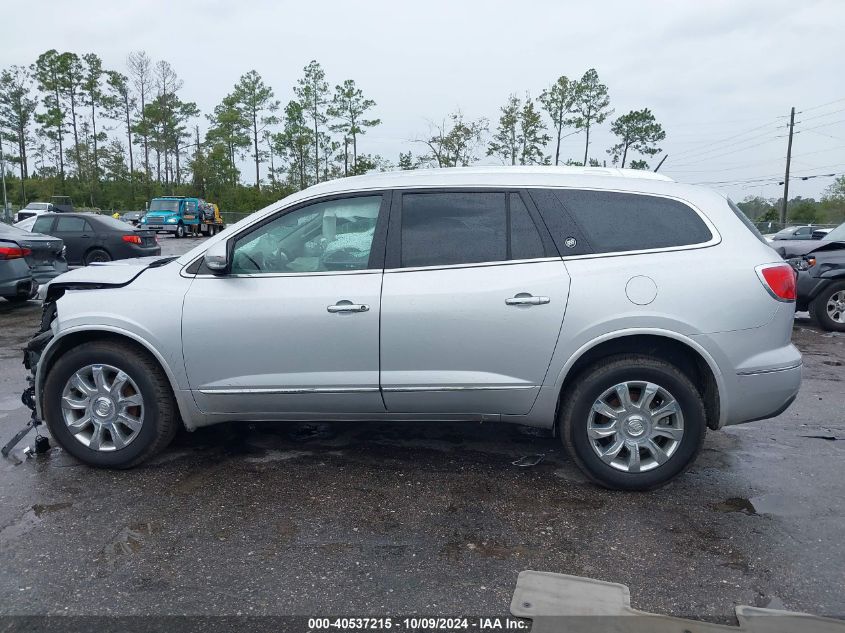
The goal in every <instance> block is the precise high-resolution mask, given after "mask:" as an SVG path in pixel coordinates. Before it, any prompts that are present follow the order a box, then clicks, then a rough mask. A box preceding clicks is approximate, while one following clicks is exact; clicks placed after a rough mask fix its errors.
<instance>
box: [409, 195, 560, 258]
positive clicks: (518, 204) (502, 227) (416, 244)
mask: <svg viewBox="0 0 845 633" xmlns="http://www.w3.org/2000/svg"><path fill="white" fill-rule="evenodd" d="M401 215H402V229H401V266H402V267H404V268H409V267H417V266H449V265H454V264H473V263H480V262H497V261H507V260H511V259H534V258H540V257H544V254H545V253H544V246H543V241H542V238H541V237H540V234H539V233H538V231H537V227H536V225H535V224H534V220H533V219H532V218H531V215H530V213H529V211H528V208H527V207H526V206H525V203H524V202H523V201H522V199H521V198H520V196H519V194H516V193H504V192H502V193H499V192H453V193H405V194H403V195H402V214H401Z"/></svg>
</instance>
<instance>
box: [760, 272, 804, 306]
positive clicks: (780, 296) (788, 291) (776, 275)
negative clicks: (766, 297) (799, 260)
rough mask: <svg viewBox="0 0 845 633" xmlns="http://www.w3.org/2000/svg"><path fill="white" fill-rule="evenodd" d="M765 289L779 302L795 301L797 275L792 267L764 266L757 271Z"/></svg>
mask: <svg viewBox="0 0 845 633" xmlns="http://www.w3.org/2000/svg"><path fill="white" fill-rule="evenodd" d="M755 270H756V271H757V276H758V277H759V278H760V281H761V282H762V283H763V287H764V288H765V289H766V290H768V291H769V294H770V295H772V296H773V297H774V298H775V299H777V300H778V301H795V297H796V294H797V292H796V283H795V277H796V273H795V271H794V270H792V266H790V265H789V264H787V263H783V264H763V265H762V266H757V268H756V269H755Z"/></svg>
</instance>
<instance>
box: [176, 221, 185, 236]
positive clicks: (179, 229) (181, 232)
mask: <svg viewBox="0 0 845 633" xmlns="http://www.w3.org/2000/svg"><path fill="white" fill-rule="evenodd" d="M176 237H179V238H182V237H185V225H184V224H182V223H181V222H180V223H179V224H178V225H177V226H176Z"/></svg>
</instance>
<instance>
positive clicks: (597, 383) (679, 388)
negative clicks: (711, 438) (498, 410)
mask: <svg viewBox="0 0 845 633" xmlns="http://www.w3.org/2000/svg"><path fill="white" fill-rule="evenodd" d="M576 380H577V382H576V383H575V385H574V386H573V387H572V388H571V389H569V390H568V391H567V392H566V393H565V394H564V396H563V398H564V399H563V401H562V402H561V407H560V418H559V422H558V423H559V428H560V434H561V439H562V441H563V443H564V446H565V447H566V449H567V451H568V452H569V454H570V455H571V456H572V458H573V459H574V460H575V462H576V464H577V465H578V466H579V468H581V470H582V471H583V472H584V473H585V474H586V475H587V476H588V477H589V478H590V479H592V480H593V481H594V482H596V483H598V484H600V485H602V486H605V487H607V488H614V489H618V490H651V489H654V488H658V487H660V486H662V485H664V484H666V483H667V482H669V481H670V480H671V479H673V478H674V477H677V476H678V475H680V474H681V473H682V472H684V470H686V469H687V467H689V465H690V464H691V463H692V462H693V460H694V459H695V457H696V456H697V455H698V452H699V450H700V449H701V445H702V443H703V441H704V433H705V430H706V427H707V421H706V412H705V409H704V402H703V400H702V398H701V394H699V392H698V390H697V389H696V388H695V385H693V383H692V382H691V381H690V379H689V378H688V377H687V375H686V374H685V373H684V372H683V371H681V369H679V368H678V367H676V366H675V365H672V364H670V363H668V362H665V361H663V360H661V359H658V358H655V357H651V356H645V355H620V356H614V357H611V358H605V359H602V361H601V362H599V363H596V364H594V365H593V366H591V367H589V368H587V369H586V370H585V371H584V372H583V373H581V374H580V375H579V376H578V377H577V379H576Z"/></svg>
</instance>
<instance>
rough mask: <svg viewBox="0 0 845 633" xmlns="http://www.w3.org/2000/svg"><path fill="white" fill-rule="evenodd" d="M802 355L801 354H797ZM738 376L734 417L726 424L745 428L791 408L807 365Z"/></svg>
mask: <svg viewBox="0 0 845 633" xmlns="http://www.w3.org/2000/svg"><path fill="white" fill-rule="evenodd" d="M795 351H796V353H798V350H797V349H796V350H795ZM798 358H799V361H798V364H797V365H794V366H792V367H785V368H782V369H774V370H771V371H764V372H756V373H749V374H738V375H737V377H736V392H735V393H734V402H733V405H732V406H731V411H730V417H729V418H728V419H727V420H726V421H725V424H728V425H730V424H743V423H745V422H754V421H756V420H766V419H769V418H774V417H777V416H779V415H780V414H781V413H783V412H784V411H786V410H787V409H788V408H789V405H791V404H792V403H793V401H794V400H795V398H796V396H797V395H798V389H799V388H800V387H801V372H802V368H803V365H802V364H801V361H800V353H798Z"/></svg>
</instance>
